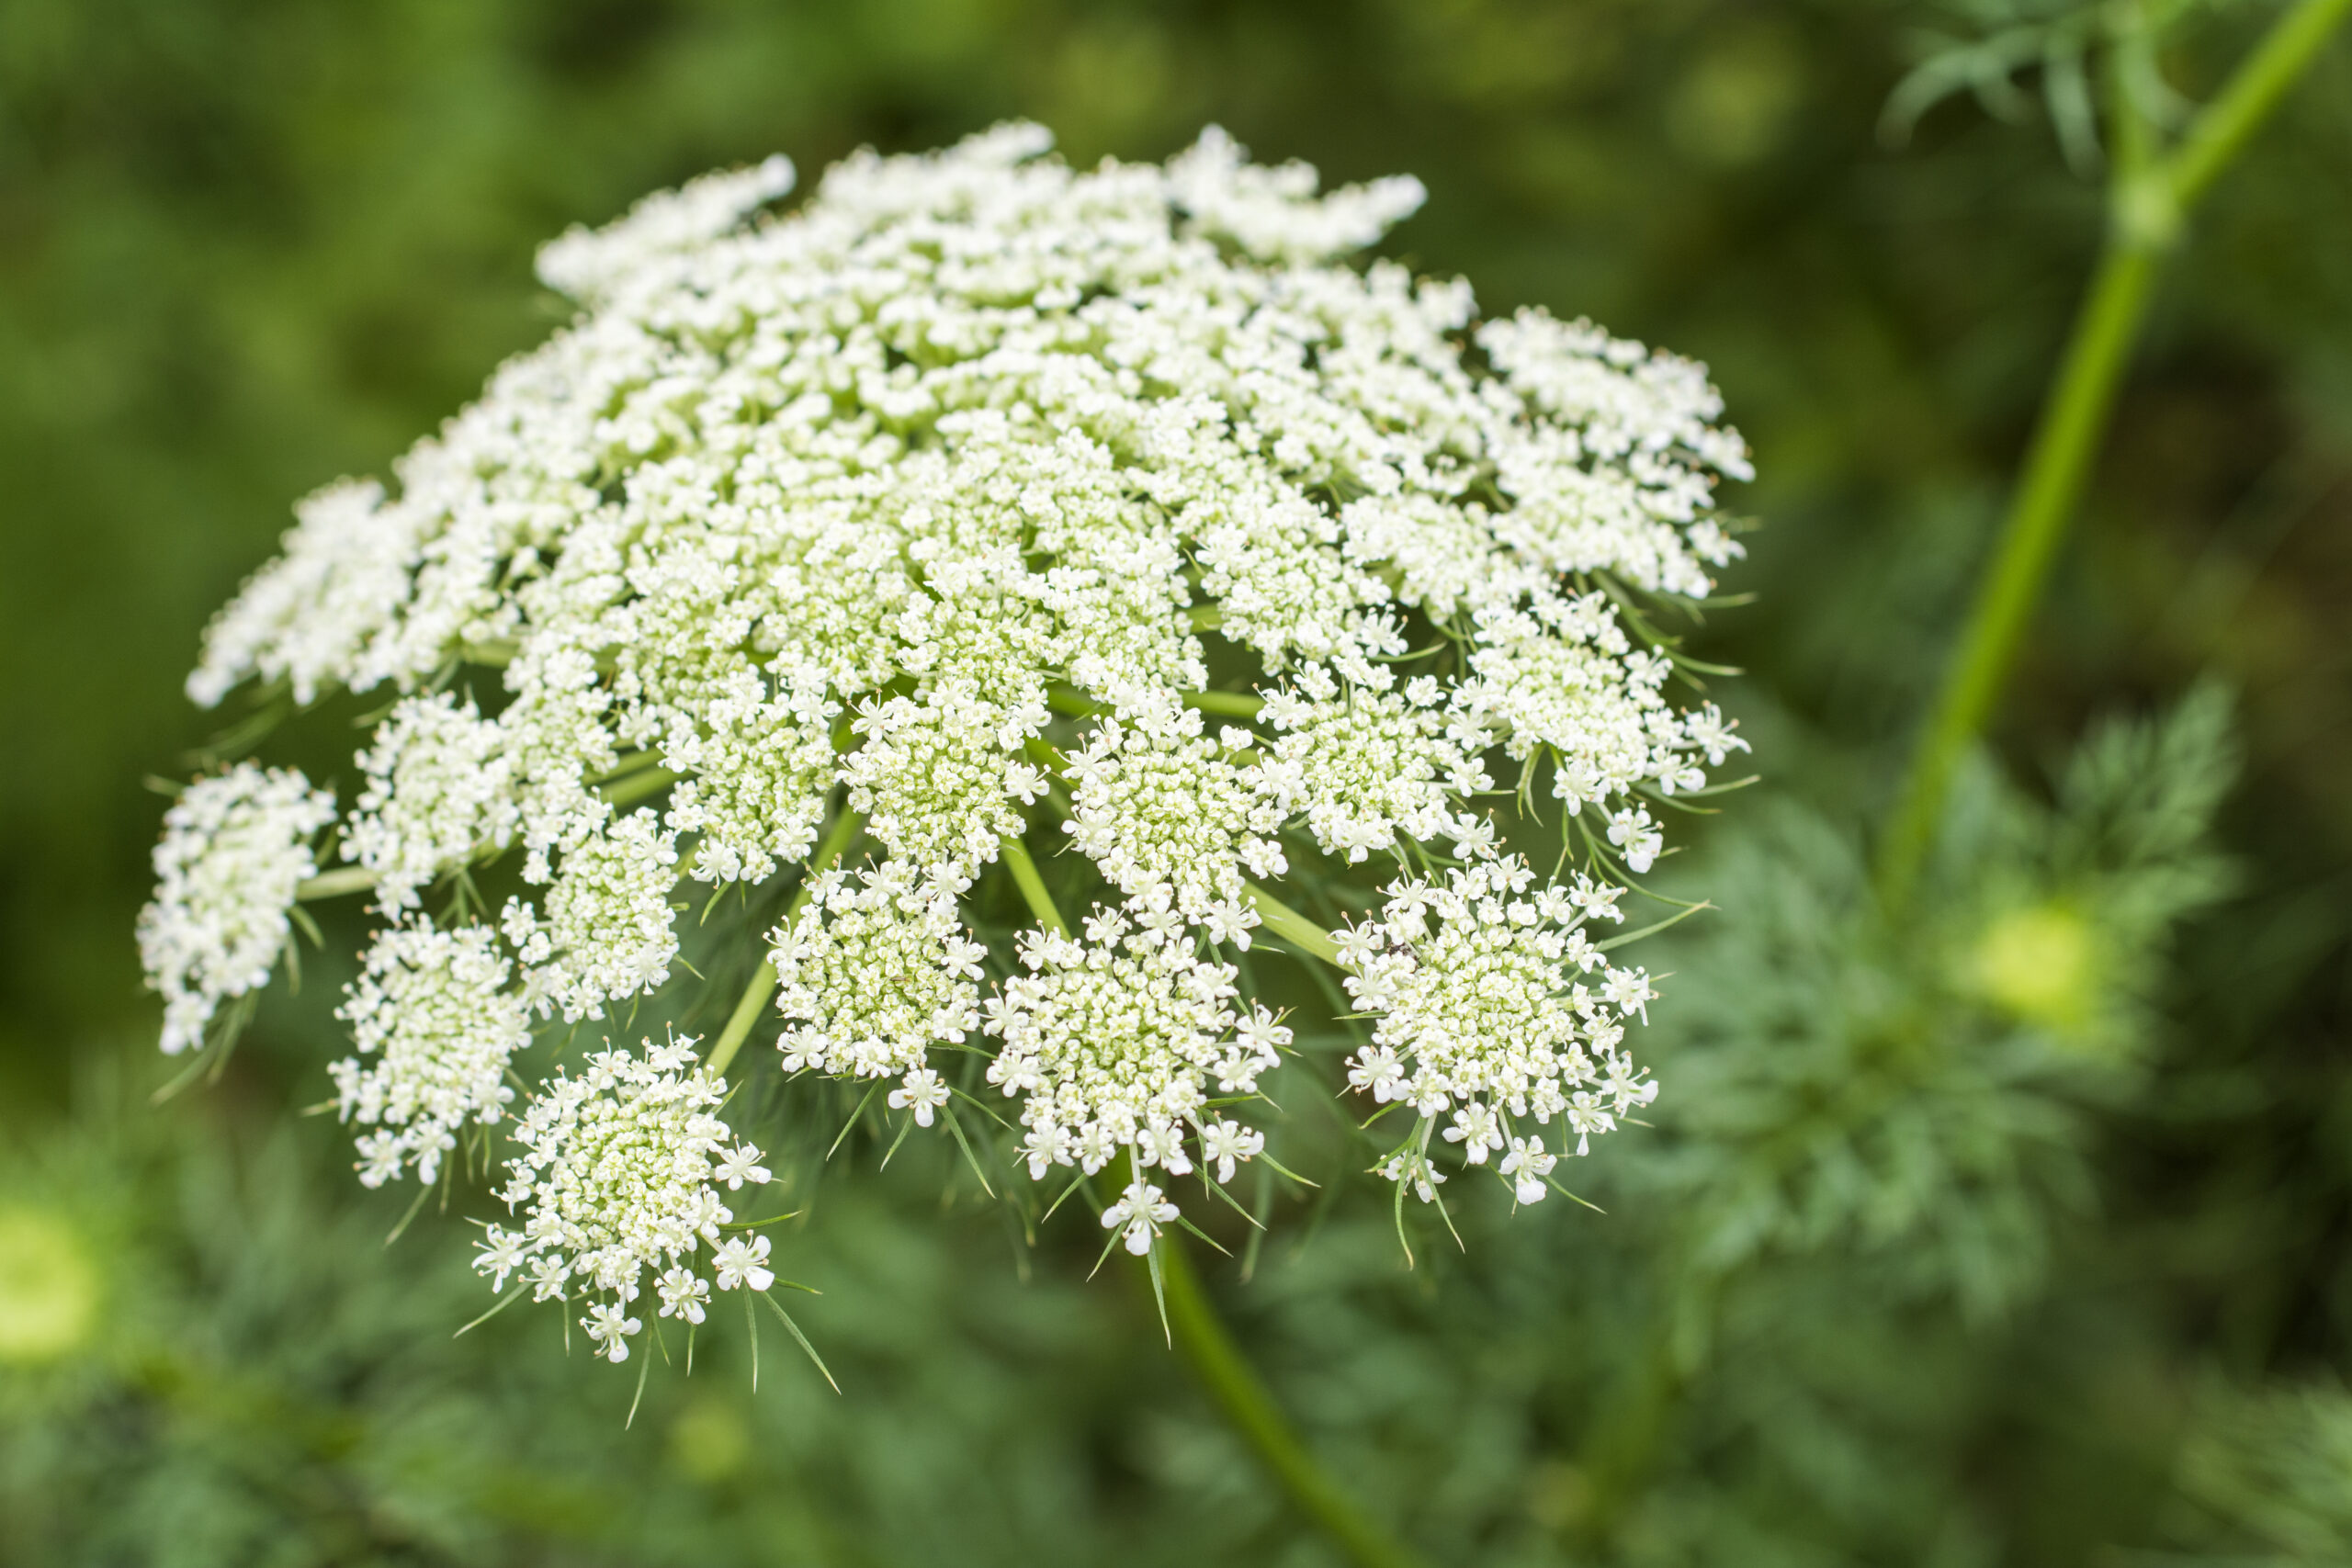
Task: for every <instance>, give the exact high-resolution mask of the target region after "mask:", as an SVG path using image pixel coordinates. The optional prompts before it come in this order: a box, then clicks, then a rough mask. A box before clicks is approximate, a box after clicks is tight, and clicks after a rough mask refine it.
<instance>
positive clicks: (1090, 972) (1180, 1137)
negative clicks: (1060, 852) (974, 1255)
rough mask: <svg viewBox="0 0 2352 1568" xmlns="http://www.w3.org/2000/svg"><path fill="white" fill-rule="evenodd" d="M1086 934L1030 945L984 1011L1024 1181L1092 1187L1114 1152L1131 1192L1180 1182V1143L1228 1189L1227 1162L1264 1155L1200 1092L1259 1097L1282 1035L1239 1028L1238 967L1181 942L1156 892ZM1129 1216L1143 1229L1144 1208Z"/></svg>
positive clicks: (1277, 1027)
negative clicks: (1015, 1120)
mask: <svg viewBox="0 0 2352 1568" xmlns="http://www.w3.org/2000/svg"><path fill="white" fill-rule="evenodd" d="M1130 913H1132V914H1133V916H1134V919H1132V920H1131V919H1129V914H1130ZM1086 925H1087V931H1086V941H1084V942H1079V941H1077V940H1076V939H1074V938H1072V937H1069V936H1063V935H1059V934H1057V933H1055V932H1050V931H1030V932H1027V933H1025V934H1024V935H1023V938H1022V941H1021V962H1022V964H1023V965H1024V966H1025V967H1026V968H1027V969H1028V970H1029V971H1030V972H1029V973H1028V974H1026V975H1016V976H1013V977H1012V979H1010V980H1007V981H1006V982H1005V985H1004V991H1003V994H1002V995H1001V996H1000V997H997V998H992V999H991V1000H990V1001H989V1005H988V1021H987V1023H986V1025H985V1026H984V1027H985V1028H986V1029H987V1031H988V1032H989V1033H991V1034H994V1035H996V1036H998V1037H999V1038H1001V1040H1002V1041H1003V1043H1004V1044H1003V1049H1002V1050H1001V1051H999V1052H998V1053H997V1056H996V1059H995V1060H994V1061H993V1062H990V1063H989V1070H988V1078H989V1082H990V1083H992V1084H995V1085H998V1086H999V1087H1000V1088H1001V1089H1003V1090H1004V1092H1005V1094H1006V1095H1007V1096H1008V1097H1012V1096H1021V1097H1024V1098H1023V1104H1022V1107H1021V1124H1022V1125H1023V1127H1024V1128H1026V1129H1027V1132H1026V1134H1025V1136H1024V1137H1023V1145H1022V1146H1023V1153H1024V1154H1026V1155H1027V1156H1028V1160H1029V1174H1030V1176H1031V1178H1032V1179H1036V1180H1040V1181H1042V1180H1044V1179H1045V1177H1046V1171H1047V1170H1049V1169H1051V1168H1054V1167H1055V1166H1076V1167H1078V1168H1080V1170H1083V1171H1085V1172H1086V1173H1087V1174H1089V1175H1091V1174H1093V1173H1094V1172H1095V1171H1098V1170H1100V1169H1102V1168H1103V1166H1104V1165H1106V1164H1108V1163H1109V1162H1110V1161H1111V1159H1112V1157H1113V1156H1114V1155H1116V1154H1118V1153H1119V1152H1120V1151H1122V1150H1125V1151H1126V1152H1127V1153H1128V1154H1129V1155H1130V1156H1132V1157H1133V1160H1134V1165H1135V1168H1136V1172H1137V1176H1136V1179H1137V1180H1141V1179H1142V1178H1141V1174H1140V1173H1141V1171H1142V1170H1143V1169H1144V1168H1147V1167H1150V1166H1158V1167H1159V1168H1162V1169H1164V1170H1166V1171H1167V1172H1168V1173H1169V1174H1170V1176H1182V1175H1185V1174H1187V1173H1188V1172H1190V1171H1191V1170H1192V1168H1193V1158H1192V1156H1191V1155H1190V1154H1189V1153H1188V1152H1187V1151H1186V1148H1185V1143H1186V1140H1187V1139H1188V1138H1189V1139H1192V1140H1193V1141H1194V1142H1195V1143H1196V1144H1197V1145H1198V1146H1199V1147H1200V1148H1201V1150H1202V1156H1203V1157H1204V1159H1206V1160H1208V1161H1210V1162H1211V1163H1214V1164H1216V1165H1218V1166H1219V1172H1218V1179H1220V1180H1230V1179H1232V1176H1233V1162H1234V1161H1235V1160H1236V1159H1247V1158H1249V1157H1250V1156H1252V1155H1254V1154H1255V1153H1257V1151H1258V1150H1259V1149H1260V1148H1262V1147H1263V1146H1264V1145H1263V1142H1262V1139H1261V1136H1260V1135H1259V1134H1254V1133H1249V1132H1247V1131H1246V1130H1245V1129H1243V1128H1242V1127H1241V1126H1240V1125H1239V1124H1238V1122H1231V1121H1224V1120H1219V1119H1218V1118H1216V1115H1215V1114H1214V1111H1213V1110H1212V1108H1211V1105H1210V1100H1209V1093H1208V1089H1207V1085H1208V1083H1209V1081H1210V1080H1212V1079H1214V1080H1215V1081H1216V1087H1217V1090H1218V1092H1220V1093H1222V1094H1227V1095H1248V1094H1251V1093H1254V1092H1255V1091H1256V1089H1257V1087H1258V1076H1259V1075H1260V1074H1261V1073H1263V1072H1265V1071H1267V1070H1268V1069H1270V1068H1272V1066H1274V1065H1275V1063H1276V1062H1278V1061H1279V1060H1280V1059H1281V1058H1280V1050H1281V1047H1283V1046H1284V1045H1287V1044H1288V1043H1290V1038H1291V1032H1290V1031H1289V1030H1288V1029H1285V1028H1283V1026H1282V1025H1281V1024H1279V1023H1277V1022H1275V1021H1274V1019H1273V1017H1272V1015H1271V1014H1270V1013H1268V1012H1267V1011H1266V1010H1264V1009H1263V1008H1262V1007H1259V1008H1254V1009H1252V1010H1250V1013H1249V1014H1248V1016H1246V1017H1240V1016H1237V1014H1236V1013H1235V1010H1234V1009H1233V1007H1232V1005H1231V1003H1232V1000H1233V998H1234V995H1235V990H1234V985H1233V979H1234V970H1233V966H1232V965H1231V964H1217V963H1213V962H1210V961H1207V960H1204V959H1202V958H1200V957H1198V956H1197V955H1196V954H1195V953H1193V948H1192V944H1191V943H1190V942H1187V941H1182V940H1179V933H1180V932H1181V931H1182V925H1183V917H1182V915H1180V914H1178V913H1177V911H1176V910H1175V909H1174V908H1172V907H1171V903H1170V894H1169V890H1168V887H1167V886H1166V885H1165V884H1162V885H1161V886H1159V887H1157V888H1155V889H1154V890H1153V891H1152V893H1151V894H1150V895H1149V896H1148V897H1145V898H1143V899H1141V900H1139V901H1138V902H1137V904H1136V906H1131V907H1130V909H1129V910H1119V909H1106V908H1096V910H1095V912H1094V914H1093V915H1092V917H1091V918H1090V919H1088V921H1087V922H1086ZM1138 1213H1144V1214H1145V1215H1146V1217H1147V1220H1148V1217H1149V1213H1150V1209H1149V1205H1146V1207H1145V1209H1144V1210H1141V1211H1138ZM1138 1235H1140V1236H1141V1238H1142V1239H1141V1245H1138V1244H1137V1239H1136V1238H1137V1236H1138ZM1150 1235H1152V1229H1151V1226H1150V1224H1145V1227H1144V1229H1143V1230H1142V1231H1141V1232H1140V1233H1137V1232H1135V1231H1130V1232H1129V1240H1128V1245H1129V1246H1130V1247H1134V1248H1135V1249H1136V1251H1142V1250H1145V1249H1146V1248H1147V1247H1148V1246H1149V1238H1150Z"/></svg>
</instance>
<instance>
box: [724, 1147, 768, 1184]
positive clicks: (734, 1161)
mask: <svg viewBox="0 0 2352 1568" xmlns="http://www.w3.org/2000/svg"><path fill="white" fill-rule="evenodd" d="M710 1179H712V1180H713V1181H724V1182H725V1183H727V1190H729V1192H740V1191H741V1190H742V1189H743V1183H745V1182H746V1181H750V1182H754V1183H761V1182H765V1181H766V1180H767V1179H768V1168H767V1167H765V1166H763V1165H762V1164H761V1163H760V1151H759V1150H757V1149H755V1148H753V1147H752V1145H749V1144H738V1145H735V1146H734V1147H733V1148H731V1149H729V1150H728V1151H727V1153H725V1154H724V1155H721V1156H719V1159H718V1164H717V1165H716V1166H714V1167H712V1168H711V1172H710Z"/></svg>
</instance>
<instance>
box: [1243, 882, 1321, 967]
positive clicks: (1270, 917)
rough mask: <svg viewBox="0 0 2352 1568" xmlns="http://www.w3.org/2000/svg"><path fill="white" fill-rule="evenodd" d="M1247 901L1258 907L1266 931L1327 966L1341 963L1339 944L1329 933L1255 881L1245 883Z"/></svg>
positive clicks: (1259, 916)
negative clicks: (1299, 948)
mask: <svg viewBox="0 0 2352 1568" xmlns="http://www.w3.org/2000/svg"><path fill="white" fill-rule="evenodd" d="M1242 886H1243V889H1244V890H1245V891H1246V892H1248V894H1249V895H1250V903H1252V904H1254V905H1256V906H1257V907H1258V918H1259V919H1261V920H1263V921H1264V922H1265V924H1266V929H1267V930H1268V931H1272V932H1273V933H1274V934H1275V935H1276V936H1278V937H1280V938H1282V939H1283V941H1284V942H1289V943H1291V944H1292V945H1293V946H1295V947H1301V948H1304V949H1306V951H1307V952H1308V953H1313V954H1314V955H1315V956H1316V957H1317V958H1319V959H1321V960H1322V961H1323V962H1324V963H1326V964H1338V963H1339V962H1340V948H1339V944H1338V943H1336V942H1333V941H1332V940H1331V933H1330V932H1329V931H1325V930H1324V929H1323V928H1322V927H1321V926H1318V925H1317V924H1316V923H1315V922H1314V921H1313V920H1310V919H1307V918H1306V916H1305V915H1302V914H1300V913H1299V912H1298V911H1297V910H1296V909H1294V908H1291V907H1290V906H1289V905H1287V904H1285V903H1283V901H1282V900H1281V899H1279V898H1277V897H1274V896H1273V895H1272V894H1271V893H1269V892H1267V891H1266V890H1265V889H1264V888H1262V887H1261V886H1258V885H1257V884H1256V883H1254V882H1249V883H1244V884H1243V885H1242Z"/></svg>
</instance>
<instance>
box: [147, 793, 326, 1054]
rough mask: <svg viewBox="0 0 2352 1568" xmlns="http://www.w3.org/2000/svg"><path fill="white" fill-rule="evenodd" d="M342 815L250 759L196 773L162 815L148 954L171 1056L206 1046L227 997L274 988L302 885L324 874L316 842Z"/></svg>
mask: <svg viewBox="0 0 2352 1568" xmlns="http://www.w3.org/2000/svg"><path fill="white" fill-rule="evenodd" d="M332 821H334V796H333V795H329V794H327V793H326V792H325V791H324V790H314V789H312V788H311V783H310V781H309V780H308V779H306V778H304V777H303V776H302V775H301V774H300V773H296V772H294V771H293V770H292V769H290V768H268V769H264V768H257V767H255V766H254V765H253V764H252V763H250V762H240V763H238V764H237V765H236V766H235V767H233V768H231V769H229V770H228V771H227V772H226V773H220V774H217V775H215V776H214V777H211V778H207V779H198V781H197V782H196V783H194V784H190V785H188V786H187V790H185V791H184V792H183V793H182V794H181V795H180V797H179V799H178V801H177V802H176V803H175V804H174V805H173V807H172V808H171V809H170V810H169V811H167V812H165V813H164V838H163V841H162V842H161V843H159V844H157V845H156V846H155V881H156V886H155V897H154V899H153V902H151V903H150V904H149V905H148V906H147V907H146V908H144V909H141V911H140V912H139V958H140V962H141V964H144V965H145V967H146V970H147V984H148V985H149V987H152V988H153V989H155V990H158V991H161V992H162V993H163V994H164V1040H163V1044H164V1051H165V1052H167V1053H171V1054H177V1053H178V1052H181V1051H184V1050H186V1049H187V1047H189V1046H190V1045H193V1044H197V1043H199V1042H201V1041H202V1039H203V1038H204V1029H205V1025H206V1024H208V1023H209V1022H210V1021H211V1020H212V1015H213V1013H214V1012H215V1011H216V1010H218V1009H219V1008H220V1003H221V1002H222V1000H224V999H225V998H231V997H242V996H243V995H244V994H245V993H247V992H248V991H253V990H257V989H259V988H260V987H263V986H265V985H266V984H268V982H269V971H270V966H271V965H272V964H276V963H277V955H278V953H281V952H283V951H284V950H285V947H286V938H287V934H288V931H289V929H290V927H289V924H288V917H287V911H288V910H289V909H291V908H293V907H294V896H295V890H296V889H297V888H298V887H300V886H301V884H302V882H303V880H304V879H305V878H307V877H310V876H312V875H314V874H317V871H318V862H317V860H316V859H315V858H314V857H313V855H312V853H311V840H312V839H313V838H315V837H316V836H317V834H318V832H319V830H320V829H322V828H324V827H325V826H326V825H327V824H328V823H330V822H332Z"/></svg>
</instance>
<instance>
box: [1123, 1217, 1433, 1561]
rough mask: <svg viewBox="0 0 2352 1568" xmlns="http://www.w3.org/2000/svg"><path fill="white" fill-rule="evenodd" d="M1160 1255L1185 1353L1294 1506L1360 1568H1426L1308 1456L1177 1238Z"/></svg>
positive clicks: (1172, 1322)
mask: <svg viewBox="0 0 2352 1568" xmlns="http://www.w3.org/2000/svg"><path fill="white" fill-rule="evenodd" d="M1155 1250H1156V1252H1157V1254H1158V1257H1159V1278H1160V1285H1161V1301H1162V1303H1163V1304H1164V1305H1165V1307H1166V1309H1167V1313H1168V1328H1169V1332H1170V1336H1171V1337H1173V1338H1174V1339H1175V1341H1176V1347H1177V1348H1178V1349H1179V1350H1181V1351H1182V1353H1183V1356H1184V1359H1185V1360H1186V1361H1188V1362H1189V1363H1191V1365H1192V1368H1193V1373H1194V1374H1195V1375H1196V1376H1197V1377H1199V1379H1200V1380H1201V1386H1202V1387H1203V1388H1204V1389H1205V1390H1206V1391H1207V1392H1208V1394H1209V1397H1210V1398H1212V1399H1213V1400H1215V1401H1216V1404H1217V1408H1218V1409H1220V1410H1222V1411H1223V1412H1224V1413H1225V1416H1226V1419H1227V1420H1228V1421H1230V1422H1232V1423H1233V1427H1234V1429H1235V1430H1236V1431H1237V1432H1238V1433H1240V1434H1241V1437H1242V1439H1243V1440H1244V1441H1246V1442H1247V1443H1248V1444H1249V1445H1250V1449H1251V1450H1253V1451H1254V1452H1255V1453H1256V1454H1257V1456H1258V1460H1259V1462H1260V1463H1261V1464H1263V1465H1264V1466H1265V1467H1266V1472H1267V1473H1268V1474H1270V1475H1272V1477H1273V1478H1274V1480H1275V1481H1276V1482H1278V1483H1280V1484H1281V1486H1282V1489H1283V1492H1284V1493H1285V1494H1286V1495H1288V1496H1289V1498H1290V1500H1291V1503H1292V1504H1293V1505H1294V1506H1295V1507H1296V1508H1297V1509H1298V1511H1299V1512H1300V1513H1302V1514H1304V1515H1306V1517H1307V1518H1308V1519H1309V1520H1310V1521H1312V1522H1313V1523H1314V1524H1315V1526H1316V1527H1317V1529H1321V1530H1322V1531H1323V1532H1324V1533H1325V1534H1326V1535H1328V1536H1329V1537H1330V1538H1331V1540H1332V1541H1333V1542H1334V1543H1335V1544H1336V1545H1338V1547H1339V1548H1340V1550H1341V1551H1344V1552H1346V1553H1347V1554H1348V1557H1349V1559H1350V1561H1351V1562H1354V1563H1356V1564H1357V1568H1419V1563H1420V1559H1419V1557H1417V1556H1416V1555H1414V1553H1413V1552H1412V1551H1411V1550H1410V1549H1408V1547H1406V1546H1405V1544H1404V1543H1403V1542H1401V1541H1399V1540H1397V1539H1396V1538H1395V1537H1393V1536H1391V1535H1390V1534H1388V1533H1387V1532H1386V1531H1385V1530H1384V1529H1381V1528H1380V1527H1379V1526H1378V1525H1376V1524H1374V1522H1373V1521H1372V1520H1371V1519H1369V1518H1366V1517H1364V1516H1363V1513H1362V1512H1360V1511H1359V1510H1358V1508H1357V1506H1356V1504H1355V1500H1354V1499H1353V1498H1351V1497H1350V1496H1349V1495H1347V1493H1346V1492H1345V1491H1343V1490H1342V1489H1341V1488H1340V1484H1339V1483H1337V1482H1336V1481H1334V1480H1332V1479H1331V1477H1330V1475H1329V1472H1326V1471H1325V1470H1324V1469H1323V1467H1322V1466H1321V1465H1320V1464H1318V1463H1317V1462H1316V1460H1315V1456H1314V1455H1313V1454H1311V1453H1309V1452H1307V1450H1306V1444H1305V1443H1304V1442H1302V1441H1301V1440H1300V1439H1299V1436H1298V1434H1297V1433H1296V1432H1295V1431H1293V1430H1292V1429H1291V1427H1290V1423H1289V1422H1288V1421H1286V1420H1284V1419H1283V1412H1282V1406H1280V1405H1279V1404H1275V1403H1274V1397H1273V1395H1272V1393H1269V1392H1267V1389H1266V1385H1265V1384H1264V1382H1261V1381H1260V1379H1259V1377H1258V1374H1257V1372H1256V1371H1255V1370H1253V1369H1252V1368H1251V1367H1250V1363H1249V1361H1248V1360H1247V1359H1245V1358H1244V1357H1243V1356H1242V1354H1241V1348H1240V1347H1239V1346H1238V1345H1236V1344H1235V1343H1234V1342H1233V1336H1232V1335H1231V1334H1230V1333H1228V1332H1227V1329H1226V1326H1225V1325H1224V1323H1223V1322H1222V1321H1220V1320H1219V1319H1218V1317H1217V1315H1216V1308H1215V1307H1213V1306H1212V1305H1210V1303H1209V1299H1208V1295H1207V1293H1206V1292H1204V1291H1203V1290H1202V1289H1201V1282H1200V1279H1199V1277H1198V1276H1197V1275H1195V1274H1194V1273H1193V1265H1192V1262H1191V1260H1190V1259H1189V1258H1186V1257H1185V1255H1184V1250H1183V1248H1182V1246H1181V1245H1180V1244H1179V1243H1178V1242H1177V1240H1176V1237H1175V1236H1174V1235H1172V1234H1171V1235H1166V1236H1163V1237H1162V1238H1161V1240H1160V1243H1159V1247H1157V1248H1156V1249H1155Z"/></svg>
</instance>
